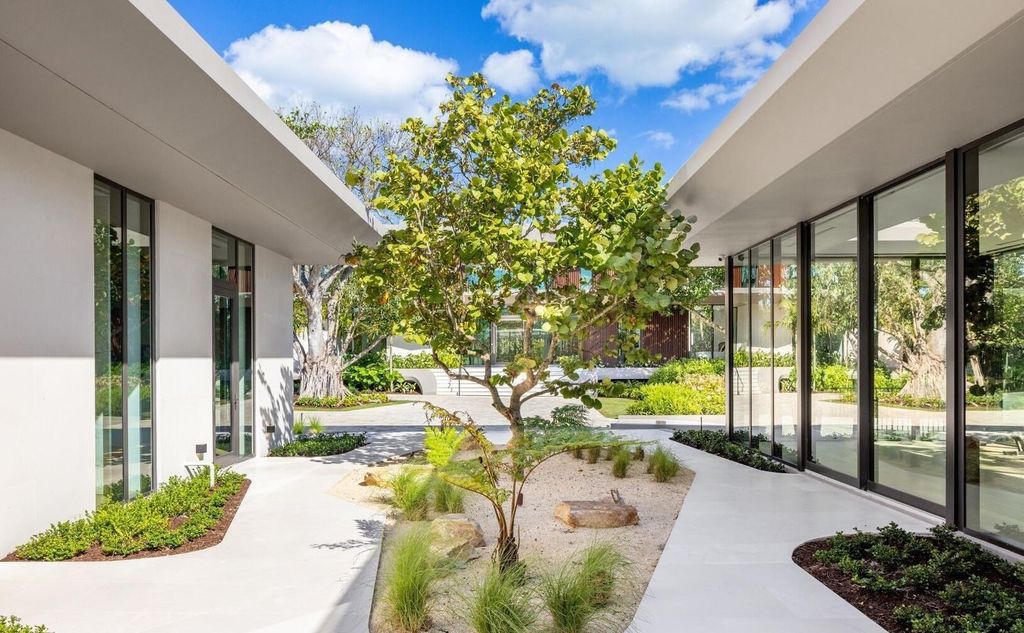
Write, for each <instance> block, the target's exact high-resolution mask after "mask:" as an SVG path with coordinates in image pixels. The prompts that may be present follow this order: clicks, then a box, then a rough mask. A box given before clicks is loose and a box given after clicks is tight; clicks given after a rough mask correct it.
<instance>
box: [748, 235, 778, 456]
mask: <svg viewBox="0 0 1024 633" xmlns="http://www.w3.org/2000/svg"><path fill="white" fill-rule="evenodd" d="M750 271H751V274H752V277H753V278H752V279H751V293H750V433H751V445H752V446H753V447H754V448H756V449H758V450H760V451H761V452H762V453H764V454H766V455H770V454H771V452H772V404H773V402H772V400H773V398H772V396H773V391H774V389H773V388H772V382H773V378H772V373H773V365H774V363H773V359H772V357H773V355H774V344H773V343H772V337H773V334H774V332H773V331H772V322H773V321H774V318H773V315H774V303H773V301H772V280H773V276H772V245H771V242H764V243H762V244H759V245H758V246H755V247H754V248H753V249H751V251H750Z"/></svg>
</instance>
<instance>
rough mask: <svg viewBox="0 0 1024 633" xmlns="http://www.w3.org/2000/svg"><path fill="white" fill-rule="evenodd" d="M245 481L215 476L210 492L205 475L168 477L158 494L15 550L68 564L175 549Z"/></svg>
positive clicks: (101, 511)
mask: <svg viewBox="0 0 1024 633" xmlns="http://www.w3.org/2000/svg"><path fill="white" fill-rule="evenodd" d="M244 480H245V478H244V477H243V476H242V475H241V474H239V473H235V472H228V471H219V472H218V473H217V479H216V486H215V487H214V488H213V489H212V490H211V489H210V484H209V482H210V475H209V470H207V469H203V470H201V471H200V472H199V473H197V474H196V476H195V477H191V478H188V479H185V478H181V477H171V479H170V480H168V482H167V483H166V484H164V485H163V486H161V487H160V488H159V489H158V490H157V491H155V492H153V493H152V494H150V495H147V496H145V497H139V498H137V499H135V500H133V501H130V502H128V503H117V502H108V503H106V504H104V505H102V506H100V507H99V508H98V509H97V510H96V512H94V513H92V514H89V515H87V516H86V517H85V518H82V519H79V520H77V521H65V522H62V523H57V524H55V525H52V526H50V528H49V529H48V530H46V531H45V532H42V533H40V534H37V535H36V536H33V537H32V538H31V539H30V540H29V541H28V542H27V543H25V544H24V545H21V546H20V547H18V548H17V549H16V550H15V554H16V556H17V557H18V558H22V559H25V560H48V561H55V560H67V559H70V558H74V557H75V556H78V555H79V554H83V553H85V552H86V551H88V550H90V549H91V548H92V547H94V546H97V545H98V546H99V547H100V549H101V550H102V552H103V553H104V554H107V555H118V556H127V555H130V554H135V553H137V552H141V551H143V550H159V549H174V548H178V547H181V546H182V545H184V544H185V543H187V542H189V541H192V540H195V539H197V538H199V537H200V536H203V535H204V534H206V532H208V531H209V530H210V529H211V528H213V527H214V526H215V525H216V524H217V522H218V521H219V520H220V518H221V517H222V516H223V514H224V505H225V504H226V503H227V502H228V500H229V499H230V498H231V497H232V496H234V495H235V494H237V493H238V492H239V491H240V490H241V489H242V483H243V482H244Z"/></svg>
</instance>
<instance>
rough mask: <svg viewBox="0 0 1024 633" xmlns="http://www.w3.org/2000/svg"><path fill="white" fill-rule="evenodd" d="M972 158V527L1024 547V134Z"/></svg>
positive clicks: (968, 306)
mask: <svg viewBox="0 0 1024 633" xmlns="http://www.w3.org/2000/svg"><path fill="white" fill-rule="evenodd" d="M964 163H965V170H966V178H965V181H966V182H965V184H966V201H965V205H964V212H965V216H966V218H965V219H966V223H965V224H966V226H965V234H964V251H965V257H964V275H965V284H964V306H963V310H964V316H965V319H966V339H967V340H966V345H965V349H964V350H963V351H964V373H965V376H966V382H967V385H966V387H967V389H966V391H967V393H966V397H965V399H966V412H965V422H966V437H965V438H963V440H964V442H965V445H964V449H965V461H966V473H965V479H966V499H965V511H966V524H967V527H969V528H971V529H974V530H977V531H979V532H984V533H988V534H990V535H993V536H995V537H996V538H998V539H1000V540H1003V541H1006V542H1009V543H1011V544H1013V545H1016V546H1017V547H1019V548H1024V133H1022V132H1017V133H1015V134H1013V135H1008V136H1004V137H1002V138H998V139H996V140H994V141H991V142H988V143H985V144H983V145H982V146H980V147H978V148H976V149H973V150H971V151H968V152H966V155H965V156H964Z"/></svg>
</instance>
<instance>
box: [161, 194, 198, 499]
mask: <svg viewBox="0 0 1024 633" xmlns="http://www.w3.org/2000/svg"><path fill="white" fill-rule="evenodd" d="M155 213H156V283H155V284H154V287H155V289H156V368H155V372H154V399H155V402H156V447H155V449H156V472H157V478H158V481H160V482H161V483H162V482H165V481H167V478H168V477H170V476H172V475H184V474H185V468H184V466H185V464H192V463H196V461H197V459H196V444H206V445H207V446H208V449H209V450H210V451H212V450H213V423H212V415H213V413H212V412H213V379H212V376H213V361H212V359H211V357H212V354H213V336H212V332H213V299H212V288H213V283H212V281H211V272H210V270H211V268H210V266H211V264H210V257H211V255H210V252H211V251H210V248H211V247H210V240H211V231H212V227H211V226H210V223H209V222H207V221H205V220H203V219H201V218H198V217H196V216H194V215H191V214H189V213H186V212H184V211H182V210H180V209H177V208H175V207H173V206H171V205H169V204H167V203H164V202H161V201H159V200H158V201H157V203H156V211H155ZM210 454H212V453H209V454H207V456H206V459H207V460H209V459H210Z"/></svg>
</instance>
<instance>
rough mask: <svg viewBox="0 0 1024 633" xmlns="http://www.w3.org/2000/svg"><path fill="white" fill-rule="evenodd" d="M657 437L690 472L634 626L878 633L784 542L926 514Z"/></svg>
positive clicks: (646, 631) (663, 632) (705, 631)
mask: <svg viewBox="0 0 1024 633" xmlns="http://www.w3.org/2000/svg"><path fill="white" fill-rule="evenodd" d="M631 435H636V436H638V437H643V438H644V439H648V438H650V439H655V438H659V437H660V438H664V437H666V434H665V433H661V432H658V431H638V432H635V433H633V434H631ZM665 445H666V446H669V447H671V448H672V450H673V451H675V453H676V454H677V455H679V457H680V458H681V459H682V460H683V461H684V462H686V464H687V466H689V467H690V468H691V469H693V470H694V471H695V472H696V473H697V476H696V478H695V480H694V482H693V487H692V488H691V489H690V492H689V493H688V494H687V495H686V499H685V501H684V502H683V508H682V510H681V511H680V513H679V519H678V521H677V522H676V525H675V527H674V528H673V530H672V534H671V535H670V537H669V540H668V543H667V544H666V546H665V551H664V553H663V554H662V556H661V560H660V561H659V562H658V567H657V568H656V569H655V571H654V576H653V577H652V578H651V583H650V585H649V586H648V588H647V592H646V593H645V594H644V597H643V600H642V602H641V603H640V608H639V610H638V611H637V614H636V619H635V620H634V622H633V630H634V631H636V633H751V632H754V631H756V632H757V633H825V632H828V633H854V632H857V633H883V629H882V628H881V627H879V626H878V625H876V624H875V623H874V622H872V621H871V620H870V619H869V618H868V617H867V616H865V615H863V614H862V613H860V612H859V611H857V609H855V608H854V607H853V606H851V605H850V604H849V603H847V602H846V601H845V600H843V599H842V598H840V597H839V596H837V595H836V594H835V593H833V592H832V591H831V590H830V589H828V588H827V587H825V586H824V585H822V584H821V583H819V582H818V581H817V580H816V579H815V578H813V577H812V576H811V575H810V574H808V573H807V572H805V571H804V570H803V569H801V568H800V567H799V566H797V565H796V564H795V563H794V562H793V561H792V554H793V549H794V548H796V546H797V545H799V544H801V543H803V542H805V541H808V540H810V539H813V538H818V537H822V536H828V535H830V534H834V533H835V532H837V531H839V530H842V531H846V532H849V531H850V530H851V529H852V528H854V527H859V528H862V529H874V528H876V527H878V526H880V525H885V524H887V523H889V522H890V521H896V522H897V523H899V524H900V525H903V526H904V527H906V528H907V529H910V530H913V531H923V530H925V529H926V528H927V527H928V526H929V523H928V522H927V521H926V520H925V519H926V518H927V515H923V514H919V513H916V512H914V513H910V512H904V511H902V510H901V509H899V508H898V507H897V506H896V505H895V504H893V505H890V504H888V503H881V502H879V501H878V500H877V499H878V498H877V497H869V496H867V495H866V494H862V493H860V492H857V491H855V490H853V489H851V488H848V487H843V486H839V485H836V484H832V483H829V482H826V481H823V480H821V479H818V478H816V477H814V476H812V475H806V474H797V473H787V474H780V473H766V472H761V471H758V470H754V469H753V468H749V467H747V466H742V465H740V464H736V463H734V462H730V461H727V460H724V459H721V458H719V457H715V456H713V455H709V454H707V453H704V452H702V451H698V450H695V449H692V448H690V447H687V446H683V445H681V444H677V443H676V442H671V441H666V442H665ZM936 521H937V519H936ZM627 546H628V544H627Z"/></svg>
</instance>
